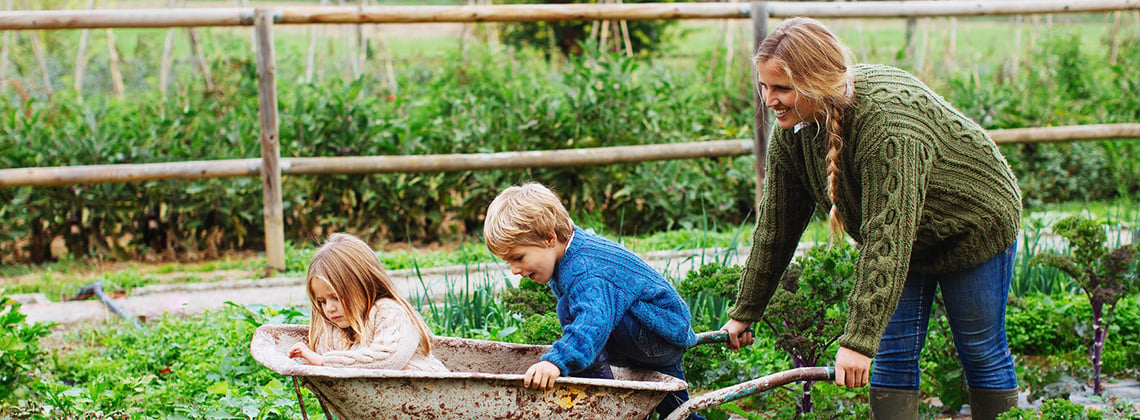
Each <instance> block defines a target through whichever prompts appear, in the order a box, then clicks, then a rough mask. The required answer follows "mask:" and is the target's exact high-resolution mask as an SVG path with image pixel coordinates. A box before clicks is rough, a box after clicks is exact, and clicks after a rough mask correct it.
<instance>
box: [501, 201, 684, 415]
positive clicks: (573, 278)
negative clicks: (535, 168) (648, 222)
mask: <svg viewBox="0 0 1140 420" xmlns="http://www.w3.org/2000/svg"><path fill="white" fill-rule="evenodd" d="M483 236H484V241H485V242H486V245H487V249H489V250H490V251H491V253H492V254H495V256H497V257H499V258H502V259H504V260H506V261H507V263H508V264H509V265H510V267H511V272H512V273H514V274H516V275H521V276H523V277H528V278H530V279H531V280H533V281H536V282H539V283H543V284H548V285H549V286H550V288H551V290H553V291H554V296H555V297H556V298H557V299H558V321H559V322H560V323H561V324H562V338H560V339H558V341H555V342H554V345H553V346H552V347H551V349H550V351H549V352H547V353H546V354H544V355H543V356H542V361H541V362H538V363H535V364H534V365H532V366H531V367H530V368H529V369H527V371H526V375H525V376H524V379H523V385H525V386H527V387H532V388H544V389H545V388H550V387H551V386H553V385H554V380H555V379H556V378H558V377H559V376H562V375H567V376H576V377H589V378H607V379H612V378H613V374H612V373H611V371H610V363H612V364H613V365H615V366H629V367H636V368H641V369H649V370H654V371H657V372H661V373H664V374H666V375H670V376H673V377H676V378H678V379H681V380H684V379H685V374H684V371H683V369H682V367H681V358H682V356H684V353H685V349H687V348H689V347H692V346H693V345H694V344H695V343H696V335H695V334H693V329H692V328H691V327H690V326H689V321H690V317H689V308H688V306H687V305H685V302H684V301H683V300H681V297H680V296H679V295H678V294H677V291H676V290H675V289H673V286H672V285H670V284H669V283H668V282H667V281H665V278H664V277H662V276H661V274H660V273H658V272H657V271H656V270H654V269H653V268H652V267H650V266H649V264H646V263H645V261H642V260H641V259H640V258H638V257H637V255H635V254H633V253H632V252H630V251H629V250H627V249H625V248H623V247H622V246H621V245H618V244H617V243H615V242H613V241H610V240H608V239H605V238H602V237H600V236H598V235H595V234H592V233H589V232H586V231H584V230H582V229H581V228H578V227H575V226H574V222H573V221H571V220H570V214H569V213H567V211H566V209H565V208H564V207H563V206H562V203H561V201H559V200H558V197H557V196H556V195H554V193H553V192H551V191H550V189H548V188H546V187H545V186H543V185H542V184H538V183H527V184H524V185H518V186H513V187H510V188H507V189H506V190H504V191H503V192H501V193H499V195H498V196H497V197H495V200H494V201H492V202H491V205H490V206H489V207H488V208H487V217H486V221H485V222H484V225H483ZM688 399H689V393H688V392H687V391H686V390H680V391H676V392H673V393H671V394H670V395H668V396H666V397H665V399H664V400H663V401H662V402H661V403H660V404H659V405H658V406H657V409H656V411H657V413H658V414H660V416H661V418H664V417H665V416H667V415H668V414H669V413H671V412H672V411H673V410H674V409H676V408H677V407H678V406H680V405H681V404H682V403H683V402H685V401H687V400H688ZM691 418H701V417H699V416H692V417H691Z"/></svg>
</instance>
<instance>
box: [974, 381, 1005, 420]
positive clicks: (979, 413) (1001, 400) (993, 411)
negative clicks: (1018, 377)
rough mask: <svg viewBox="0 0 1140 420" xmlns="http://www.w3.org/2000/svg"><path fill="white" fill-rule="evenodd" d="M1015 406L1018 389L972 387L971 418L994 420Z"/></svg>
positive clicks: (975, 419)
mask: <svg viewBox="0 0 1140 420" xmlns="http://www.w3.org/2000/svg"><path fill="white" fill-rule="evenodd" d="M1013 407H1017V389H979V388H970V418H972V419H974V420H994V419H996V418H997V416H998V415H999V414H1001V413H1004V412H1006V411H1009V410H1010V409H1011V408H1013Z"/></svg>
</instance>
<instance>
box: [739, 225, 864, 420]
mask: <svg viewBox="0 0 1140 420" xmlns="http://www.w3.org/2000/svg"><path fill="white" fill-rule="evenodd" d="M857 254H858V253H857V251H856V250H855V249H854V248H852V247H851V246H850V245H847V244H840V245H836V246H830V247H829V246H825V245H817V246H815V247H812V248H811V249H809V250H808V251H807V253H806V254H805V255H804V256H802V257H798V258H796V260H795V261H794V262H793V263H792V265H791V266H789V267H788V270H787V271H786V272H785V273H784V278H783V279H782V281H781V285H780V287H779V288H778V289H777V290H776V293H775V295H773V296H772V301H771V303H769V305H768V309H767V310H766V311H765V313H764V317H763V318H762V319H761V322H763V323H764V324H765V325H767V326H768V328H769V329H771V330H772V332H773V333H774V334H775V335H776V345H777V346H779V347H780V348H781V349H783V350H784V351H786V352H788V354H789V355H791V357H792V366H793V367H796V368H799V367H810V366H817V365H818V363H819V360H820V358H822V357H823V356H824V354H826V353H827V351H828V349H830V348H831V346H832V344H834V343H835V341H836V340H838V339H839V336H840V335H841V334H842V333H843V326H844V325H845V324H846V323H847V315H846V314H845V313H844V312H843V311H842V310H841V307H840V306H841V304H842V303H843V302H844V301H845V300H846V298H847V295H848V294H849V293H850V291H851V283H852V279H851V277H852V276H853V275H854V273H855V261H856V257H857ZM811 386H812V382H810V381H809V382H806V383H804V384H803V394H802V395H803V396H802V398H801V400H800V407H799V408H800V412H801V413H810V412H811V410H812V402H811Z"/></svg>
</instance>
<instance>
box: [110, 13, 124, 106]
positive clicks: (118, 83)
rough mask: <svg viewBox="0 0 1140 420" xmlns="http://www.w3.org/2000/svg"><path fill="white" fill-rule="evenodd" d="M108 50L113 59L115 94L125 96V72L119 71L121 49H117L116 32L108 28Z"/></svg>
mask: <svg viewBox="0 0 1140 420" xmlns="http://www.w3.org/2000/svg"><path fill="white" fill-rule="evenodd" d="M107 51H108V52H109V54H108V55H109V56H110V60H111V86H112V89H113V91H114V93H115V96H123V89H124V88H123V72H121V71H119V50H117V49H115V34H114V33H112V32H111V28H107Z"/></svg>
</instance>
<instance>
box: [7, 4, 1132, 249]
mask: <svg viewBox="0 0 1140 420" xmlns="http://www.w3.org/2000/svg"><path fill="white" fill-rule="evenodd" d="M1116 10H1140V0H1037V1H1024V0H997V1H984V0H981V1H955V0H951V1H883V2H752V3H641V4H542V5H495V6H373V7H283V8H248V7H241V8H201V9H179V10H177V11H172V10H167V9H162V10H146V9H141V10H140V9H134V10H130V9H122V10H46V11H3V12H0V30H32V29H34V30H44V29H85V28H173V27H195V26H256V28H257V30H256V34H257V35H256V36H257V40H256V43H255V44H256V48H257V57H258V77H259V80H260V83H259V91H260V92H259V94H260V96H261V97H260V104H261V110H260V112H261V123H262V127H261V133H260V142H261V145H262V148H261V149H262V157H261V159H237V160H219V161H196V162H173V163H155V164H144V165H93V166H74V167H54V168H16V169H4V170H0V187H11V186H29V185H30V186H51V185H72V184H87V183H111V182H136V181H144V180H154V179H199V178H220V177H240V176H260V177H262V180H263V185H265V187H266V188H265V203H264V205H265V209H264V210H265V223H266V228H265V231H266V257H267V258H266V265H267V266H268V268H271V269H278V270H281V269H284V267H285V261H284V241H283V234H282V230H283V227H282V225H281V223H282V222H281V221H282V219H283V217H282V214H281V211H282V210H281V208H282V201H281V200H282V199H281V191H280V188H281V175H282V174H317V173H373V172H437V171H454V170H478V169H512V168H523V167H544V166H574V165H601V164H612V163H630V162H643V161H651V160H666V159H685V158H695V157H707V156H732V155H745V154H749V153H752V154H754V155H755V156H756V157H757V166H756V169H757V177H758V182H757V194H759V188H760V187H759V186H760V185H761V184H762V183H763V182H762V177H763V159H764V154H765V153H766V148H767V133H768V122H767V112H766V111H764V110H763V106H762V104H761V103H760V101H758V100H755V103H754V104H753V105H754V107H756V109H757V118H756V121H755V125H754V129H755V131H756V133H755V135H754V138H753V139H750V140H724V141H719V142H700V143H677V144H668V145H645V146H627V147H611V148H596V149H572V150H554V151H533V152H503V153H491V154H478V155H428V156H359V157H343V158H286V159H280V158H279V156H280V150H279V149H278V143H279V141H278V140H279V139H277V135H278V133H279V131H278V122H277V94H276V86H275V82H274V72H275V69H276V63H275V62H274V58H273V55H274V54H273V32H272V28H273V26H274V25H278V24H296V25H303V24H362V23H433V22H536V21H595V20H662V19H668V20H674V19H752V23H753V32H754V34H753V35H754V39H753V41H754V43H757V44H758V43H759V42H760V41H761V40H762V39H763V38H764V35H765V34H766V33H767V22H768V19H769V18H770V17H777V18H779V17H789V16H813V17H817V18H904V17H905V18H910V17H927V16H987V15H1024V14H1043V13H1083V12H1106V11H1116ZM754 99H755V98H754ZM991 135H992V136H993V137H994V139H995V141H998V142H1006V141H1007V139H1010V140H1009V141H1016V142H1030V141H1068V140H1091V139H1098V138H1117V137H1140V124H1118V125H1098V126H1073V127H1055V128H1032V129H1020V130H1008V132H1002V131H1001V130H998V131H994V132H992V133H991ZM520 156H524V157H525V159H519V157H520ZM522 162H525V163H522Z"/></svg>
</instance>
